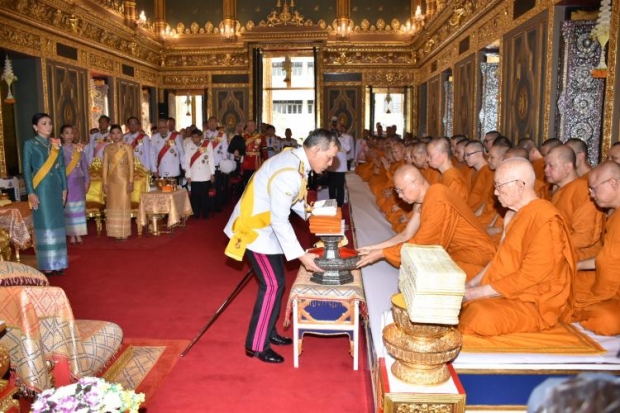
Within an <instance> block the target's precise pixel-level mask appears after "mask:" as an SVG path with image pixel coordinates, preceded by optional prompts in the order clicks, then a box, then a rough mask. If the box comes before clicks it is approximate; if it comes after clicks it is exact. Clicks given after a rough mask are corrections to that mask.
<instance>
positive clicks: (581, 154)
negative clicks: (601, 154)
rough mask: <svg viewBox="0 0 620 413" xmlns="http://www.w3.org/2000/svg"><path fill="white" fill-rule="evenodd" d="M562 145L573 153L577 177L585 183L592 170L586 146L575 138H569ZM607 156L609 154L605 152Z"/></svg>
mask: <svg viewBox="0 0 620 413" xmlns="http://www.w3.org/2000/svg"><path fill="white" fill-rule="evenodd" d="M564 144H565V145H567V146H568V147H569V148H571V149H572V150H573V152H575V157H576V162H575V168H577V175H579V176H580V177H581V178H584V179H585V180H586V181H587V180H588V176H587V175H588V173H589V172H590V171H591V170H592V165H590V160H589V159H588V145H586V143H585V142H584V141H582V140H581V139H577V138H571V139H569V140H567V141H566V142H565V143H564ZM618 149H620V148H618ZM607 154H609V152H607Z"/></svg>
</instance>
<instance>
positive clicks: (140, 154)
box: [123, 131, 155, 172]
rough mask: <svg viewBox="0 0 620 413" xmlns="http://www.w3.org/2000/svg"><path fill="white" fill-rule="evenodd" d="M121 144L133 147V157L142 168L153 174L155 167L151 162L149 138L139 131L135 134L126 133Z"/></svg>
mask: <svg viewBox="0 0 620 413" xmlns="http://www.w3.org/2000/svg"><path fill="white" fill-rule="evenodd" d="M123 142H125V143H126V144H129V145H131V146H132V147H133V156H134V158H135V159H140V162H141V163H142V165H144V167H145V168H146V169H147V170H148V171H151V172H155V166H154V165H153V163H152V160H151V138H149V137H148V135H145V134H144V133H141V132H140V131H138V132H136V133H126V134H125V135H124V136H123Z"/></svg>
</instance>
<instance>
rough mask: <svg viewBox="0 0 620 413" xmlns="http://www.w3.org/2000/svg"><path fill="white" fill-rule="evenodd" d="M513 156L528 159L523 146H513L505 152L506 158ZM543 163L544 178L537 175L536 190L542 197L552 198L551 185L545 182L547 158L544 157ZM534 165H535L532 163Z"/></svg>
mask: <svg viewBox="0 0 620 413" xmlns="http://www.w3.org/2000/svg"><path fill="white" fill-rule="evenodd" d="M511 158H523V159H528V156H527V151H526V150H525V149H523V148H511V149H509V150H508V151H506V153H505V154H504V160H506V159H511ZM542 161H543V163H542V165H543V178H542V179H540V178H538V175H536V184H535V185H534V189H535V190H536V194H538V197H539V198H541V199H550V196H549V185H548V184H547V183H546V182H545V176H544V171H545V168H544V166H545V160H544V158H543V159H542ZM532 166H533V165H532Z"/></svg>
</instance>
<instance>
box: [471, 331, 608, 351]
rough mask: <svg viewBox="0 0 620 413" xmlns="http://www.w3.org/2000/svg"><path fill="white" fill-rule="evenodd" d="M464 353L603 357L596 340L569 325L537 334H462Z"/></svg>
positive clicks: (602, 349) (601, 349)
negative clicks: (599, 355)
mask: <svg viewBox="0 0 620 413" xmlns="http://www.w3.org/2000/svg"><path fill="white" fill-rule="evenodd" d="M461 351H462V352H465V353H550V354H581V355H596V354H605V353H607V351H606V350H605V349H604V348H603V347H601V346H600V345H599V344H598V343H597V342H596V341H594V340H592V339H591V338H590V337H588V336H587V335H586V334H584V333H582V332H581V331H579V330H578V329H577V328H575V327H574V326H572V325H570V324H558V325H556V326H555V327H553V328H551V329H549V330H546V331H540V332H538V333H514V334H504V335H502V336H494V337H478V336H473V335H467V334H465V335H463V348H462V349H461Z"/></svg>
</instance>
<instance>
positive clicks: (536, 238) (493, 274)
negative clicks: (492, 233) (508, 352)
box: [459, 199, 576, 336]
mask: <svg viewBox="0 0 620 413" xmlns="http://www.w3.org/2000/svg"><path fill="white" fill-rule="evenodd" d="M575 268H576V261H575V254H574V252H573V248H572V246H571V244H570V237H569V234H568V227H567V226H566V223H565V222H564V219H563V218H562V216H561V215H560V213H559V212H558V210H557V209H556V208H555V207H554V206H553V204H551V203H550V202H549V201H545V200H542V199H536V200H533V201H531V202H530V203H529V204H527V205H526V206H524V207H523V208H521V209H520V210H519V211H518V212H517V213H516V214H515V216H514V217H513V218H512V219H511V221H510V223H509V224H508V228H506V235H505V237H504V240H503V241H502V243H501V245H500V247H499V248H498V250H497V254H495V257H494V258H493V260H492V261H491V264H490V265H489V267H488V268H487V270H486V273H485V275H484V277H483V278H482V282H481V285H486V284H490V285H491V286H492V287H493V289H495V291H497V292H498V293H499V294H500V295H501V297H493V298H484V299H480V300H474V301H470V302H468V303H465V305H464V306H463V308H462V310H461V314H460V316H459V330H460V331H461V332H462V333H465V334H478V335H481V336H495V335H500V334H509V333H527V332H536V331H541V330H546V329H548V328H551V327H553V326H554V325H556V324H557V323H558V322H560V321H562V322H565V321H570V316H571V310H572V308H571V306H570V305H569V302H568V300H569V296H570V293H571V287H572V283H573V280H574V276H575Z"/></svg>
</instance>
